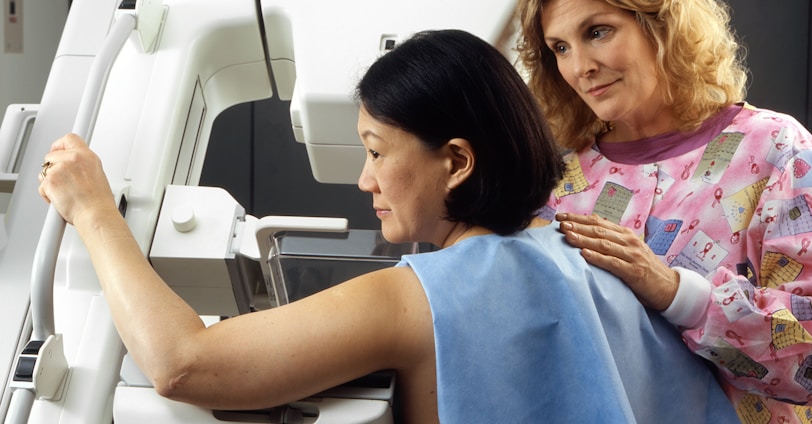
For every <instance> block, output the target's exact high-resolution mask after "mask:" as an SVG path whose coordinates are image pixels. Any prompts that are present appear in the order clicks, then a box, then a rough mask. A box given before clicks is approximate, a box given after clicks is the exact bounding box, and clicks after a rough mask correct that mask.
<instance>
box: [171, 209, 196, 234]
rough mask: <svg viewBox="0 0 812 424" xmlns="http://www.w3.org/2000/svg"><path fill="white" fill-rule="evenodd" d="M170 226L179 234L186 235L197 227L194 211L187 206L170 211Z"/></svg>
mask: <svg viewBox="0 0 812 424" xmlns="http://www.w3.org/2000/svg"><path fill="white" fill-rule="evenodd" d="M172 225H174V226H175V230H177V231H178V232H181V233H188V232H189V231H192V230H194V228H195V226H197V220H196V219H195V211H194V210H193V209H192V208H190V207H188V206H178V207H176V208H175V210H174V211H172Z"/></svg>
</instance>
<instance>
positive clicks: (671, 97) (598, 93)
mask: <svg viewBox="0 0 812 424" xmlns="http://www.w3.org/2000/svg"><path fill="white" fill-rule="evenodd" d="M729 13H730V12H729V9H728V7H727V5H726V4H725V3H724V2H722V1H721V0H681V1H672V0H655V1H642V0H520V2H519V16H520V20H521V24H522V37H521V38H520V41H519V51H520V58H521V62H522V64H523V65H524V66H525V67H526V69H527V71H528V73H529V85H530V87H531V89H532V90H533V91H534V94H535V95H536V97H537V99H538V101H539V102H540V104H541V109H542V112H543V113H544V115H545V116H546V117H547V119H548V122H549V123H550V126H551V128H552V131H553V133H554V136H555V137H556V139H557V142H558V143H559V144H560V145H561V146H562V147H564V148H567V149H570V150H571V153H569V155H568V156H567V157H566V161H567V171H566V172H565V176H564V178H563V179H562V181H561V182H560V183H559V186H558V187H557V188H556V190H554V193H553V195H552V196H551V198H550V201H549V202H548V204H547V205H546V206H545V207H544V208H542V209H541V210H540V215H541V216H543V217H548V218H552V217H553V216H555V217H556V218H557V219H558V220H560V225H559V228H560V230H561V231H562V232H563V233H564V234H565V236H566V238H567V240H568V241H569V242H570V244H572V245H574V246H576V247H579V248H581V251H582V255H583V256H584V257H585V258H586V260H587V261H588V262H590V263H592V264H594V265H597V266H600V267H602V268H605V269H607V270H609V271H610V272H612V273H614V274H615V275H617V276H619V277H620V278H621V279H622V280H623V281H624V282H625V283H626V284H627V285H628V286H629V287H630V288H631V289H632V291H634V293H635V294H636V295H637V297H638V299H639V300H640V301H641V302H642V303H643V304H644V305H646V306H647V307H649V308H651V309H654V310H657V311H661V313H662V314H663V316H665V317H666V318H667V319H668V320H669V321H670V322H671V323H672V324H674V325H676V326H677V327H679V328H680V329H681V330H682V334H683V338H684V340H685V342H686V343H687V345H688V347H689V348H690V349H691V350H692V351H694V352H695V353H696V354H698V355H700V356H702V357H704V358H706V359H708V360H709V361H711V362H713V363H714V364H716V366H717V369H718V372H719V375H720V376H721V377H722V380H723V382H724V385H725V388H726V392H727V394H728V397H729V398H730V400H731V401H732V402H733V404H734V405H735V406H736V409H737V412H738V414H739V418H740V419H741V420H742V421H744V422H767V421H769V420H770V419H772V420H776V421H770V422H808V420H809V417H810V416H812V409H810V408H808V407H806V406H803V407H802V406H796V405H793V403H794V404H806V403H807V402H808V401H809V399H810V396H812V356H810V355H812V336H811V335H810V333H809V331H810V330H812V321H810V320H812V313H810V312H812V304H811V303H810V297H809V296H810V295H812V281H810V280H812V266H809V265H812V253H810V252H808V247H809V245H810V240H812V225H810V224H812V207H810V204H812V189H810V187H812V172H809V171H810V170H812V166H810V165H811V164H812V149H810V144H812V136H811V135H810V133H809V131H808V130H807V129H805V128H804V127H803V126H802V125H801V124H799V123H798V122H797V121H796V120H795V119H794V118H792V117H791V116H788V115H786V114H781V113H777V112H774V111H770V110H764V109H758V108H756V107H754V106H752V105H750V104H747V103H745V102H744V99H745V86H746V76H747V71H746V68H745V67H744V65H743V62H742V57H741V48H740V46H739V45H738V43H737V42H736V38H735V35H734V33H733V31H732V30H731V28H730V24H729Z"/></svg>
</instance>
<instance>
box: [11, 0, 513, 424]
mask: <svg viewBox="0 0 812 424" xmlns="http://www.w3.org/2000/svg"><path fill="white" fill-rule="evenodd" d="M8 3H9V2H8V1H7V2H6V4H7V5H8ZM12 3H13V1H12ZM20 3H21V2H20ZM513 6H514V4H513V2H512V1H510V0H504V1H480V2H473V3H472V2H471V1H470V0H443V1H436V0H409V1H404V0H355V1H351V2H337V1H330V0H163V1H160V0H138V1H128V0H125V1H123V2H122V1H121V0H74V1H73V2H72V3H71V6H70V10H69V14H68V18H67V21H66V23H65V26H64V32H63V33H62V37H61V39H60V42H59V47H58V49H57V52H56V55H55V57H54V59H53V63H52V65H51V69H50V73H49V77H48V80H47V84H46V86H45V89H44V92H43V96H42V99H41V102H40V103H39V104H38V105H37V107H36V108H35V109H36V119H35V121H34V124H33V127H31V128H30V131H29V132H28V133H26V136H25V137H21V136H18V135H17V133H18V131H16V130H15V131H13V129H12V128H8V126H7V125H13V124H12V123H13V122H26V120H25V119H6V120H5V121H4V122H9V123H8V124H4V127H3V128H2V131H0V189H2V190H4V191H5V192H6V193H10V200H9V201H8V205H7V210H5V211H0V212H5V216H4V219H3V221H2V222H0V316H1V318H0V319H1V320H2V323H3V324H2V326H0V372H2V375H3V376H4V377H5V378H6V384H5V385H4V388H3V390H2V397H1V398H0V399H1V400H0V415H2V416H3V417H4V422H5V423H24V422H30V423H82V424H85V423H110V422H113V421H115V422H116V423H143V422H149V421H151V422H160V423H173V422H178V423H180V422H196V423H205V422H280V423H281V422H289V423H296V422H302V423H305V422H318V423H356V422H357V423H365V422H369V423H389V422H392V417H391V400H392V397H391V392H392V381H394V380H393V378H392V377H391V376H389V375H388V374H381V375H375V376H371V377H370V378H369V379H366V381H362V382H358V384H356V385H350V386H348V387H343V388H336V389H335V390H332V391H329V393H323V394H319V395H317V396H314V397H313V398H308V399H303V400H302V401H301V402H297V403H294V404H291V405H288V406H284V407H280V408H275V409H272V410H267V411H252V412H235V411H209V410H204V409H201V408H197V407H194V406H190V405H186V404H181V403H177V402H172V401H169V400H166V399H163V398H161V397H160V396H158V395H157V394H156V393H155V391H154V390H153V389H152V388H151V387H150V386H149V383H148V382H145V381H144V379H143V377H142V376H140V374H139V372H138V370H137V368H136V367H135V366H134V365H133V364H132V363H131V362H130V361H129V360H128V358H127V357H126V354H125V353H126V352H125V349H124V347H123V345H122V344H121V341H120V339H119V337H118V335H117V333H116V330H115V328H114V326H113V324H112V321H111V319H110V316H109V312H108V309H107V305H106V303H105V300H104V297H103V295H102V294H101V291H100V288H99V285H98V281H97V279H96V276H95V272H94V270H93V267H92V265H91V263H90V261H89V259H88V257H87V253H86V251H85V250H84V246H83V245H82V243H81V241H80V240H79V239H78V237H77V236H76V235H75V233H74V232H73V231H72V228H71V227H70V226H66V225H65V223H64V222H63V221H61V219H60V218H59V217H58V214H56V213H55V212H54V211H53V210H52V209H49V207H48V205H46V204H45V203H44V202H43V201H42V199H40V197H39V195H38V193H37V185H38V179H37V174H38V172H39V171H40V164H41V161H42V158H43V156H44V155H45V153H46V152H47V151H48V149H49V147H50V144H51V143H52V141H54V140H55V139H57V138H59V137H60V136H62V135H64V134H65V133H68V132H76V133H78V134H79V135H81V136H82V137H84V138H86V139H87V140H89V142H90V147H91V149H93V150H94V151H95V152H96V153H97V154H98V155H99V156H100V157H101V159H102V161H103V163H104V167H105V172H106V173H107V176H108V178H109V180H110V184H111V187H112V188H113V191H114V194H115V196H116V200H117V201H118V203H119V205H120V209H121V211H122V213H123V214H124V215H125V218H126V220H127V222H128V224H129V226H130V228H131V229H132V232H133V234H134V235H135V237H136V239H137V241H138V243H139V244H140V246H141V247H142V249H143V251H144V254H145V256H148V257H149V258H150V260H151V262H152V264H153V266H154V267H155V268H156V270H158V271H159V273H161V275H162V276H164V278H165V279H166V280H167V282H168V283H169V284H170V285H172V286H173V288H175V290H176V291H177V292H178V293H179V294H181V295H182V296H183V297H184V298H185V299H186V300H187V301H188V302H189V303H190V304H192V305H193V306H194V307H195V308H196V309H197V310H198V312H199V313H200V314H201V315H202V316H218V317H219V316H233V315H236V314H239V313H249V312H250V311H251V310H253V309H254V308H255V306H254V305H253V304H252V298H251V293H250V288H249V287H247V284H249V283H250V282H251V281H253V279H255V278H257V277H256V275H259V277H258V278H259V279H260V280H262V281H265V282H266V283H267V286H266V287H267V291H268V296H269V297H270V298H271V301H270V303H271V306H273V304H280V303H284V302H286V301H288V300H293V299H288V294H287V293H286V292H285V287H284V283H280V282H279V281H278V279H279V276H278V275H277V276H276V277H274V270H273V269H271V267H272V266H273V263H274V261H277V262H278V254H279V253H280V252H279V251H278V250H279V249H280V247H279V246H280V245H279V244H278V239H275V238H274V235H275V234H278V233H279V232H280V231H291V230H297V231H304V232H307V231H312V230H319V231H332V232H339V233H340V232H346V231H347V230H348V229H347V228H346V226H347V224H346V221H345V220H342V219H335V218H333V219H327V218H318V217H252V216H250V215H247V214H245V212H244V210H243V208H242V207H241V206H240V205H239V204H237V202H235V201H234V200H233V199H232V198H231V197H230V196H229V195H228V193H227V192H225V191H224V190H222V189H217V188H212V187H198V186H197V184H198V181H199V177H200V174H201V168H202V164H203V159H204V157H205V153H206V146H207V142H208V139H209V134H210V130H211V127H212V123H213V121H214V119H215V118H216V117H217V116H218V114H220V112H222V111H223V110H225V109H226V108H228V107H230V106H232V105H235V104H238V103H243V102H249V101H254V100H258V99H265V98H269V97H272V96H276V97H278V98H280V99H283V100H289V101H290V105H291V107H290V119H291V124H292V126H293V130H294V133H295V135H296V139H297V141H299V142H302V143H305V145H306V147H307V152H308V156H309V158H310V163H311V167H312V172H313V175H314V177H315V178H316V179H317V180H318V181H320V182H327V183H352V184H354V183H355V181H356V179H357V177H358V174H359V173H360V170H361V167H362V164H363V159H364V152H363V148H362V147H361V145H360V142H359V141H358V136H357V134H356V129H355V128H356V120H357V111H358V109H357V105H355V104H354V102H353V100H352V90H353V88H354V85H355V83H356V82H357V80H358V78H359V77H360V76H361V75H362V74H363V72H364V69H365V67H366V66H368V65H369V64H370V63H371V62H372V61H373V60H374V59H375V58H376V57H378V56H379V55H381V54H385V53H386V51H387V50H389V49H391V48H392V47H393V46H395V45H397V43H398V42H399V41H400V40H402V39H404V38H406V37H408V36H409V35H411V34H412V33H414V32H417V31H419V30H424V29H439V28H459V29H464V30H468V31H470V32H472V33H474V34H477V35H479V36H480V37H482V38H484V39H486V40H488V41H490V42H492V43H494V44H497V43H504V42H505V40H506V39H509V38H510V31H509V30H508V29H506V28H509V23H510V21H511V20H512V17H513V16H512V14H513ZM3 78H7V77H6V76H5V75H4V76H3ZM29 113H30V112H29ZM12 118H14V117H12ZM28 122H30V121H28ZM19 131H23V132H26V130H25V128H23V129H19ZM263 142H266V143H271V144H272V143H277V142H279V140H264V141H263ZM3 152H17V153H15V154H13V155H12V154H10V153H9V154H6V155H5V156H3V155H2V153H3ZM0 216H3V215H2V214H0ZM362 238H363V237H362ZM287 242H288V243H292V242H293V239H292V238H291V239H288V240H287ZM274 255H277V256H276V257H274ZM395 256H396V255H395ZM272 257H274V258H272ZM167 325H171V323H167ZM257 336H258V337H262V336H263V335H261V334H260V335H257ZM395 379H396V377H395Z"/></svg>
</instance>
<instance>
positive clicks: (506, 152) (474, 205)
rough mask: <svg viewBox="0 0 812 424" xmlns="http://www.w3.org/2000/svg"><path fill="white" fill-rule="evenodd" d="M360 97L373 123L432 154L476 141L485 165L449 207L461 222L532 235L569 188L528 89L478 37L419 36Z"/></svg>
mask: <svg viewBox="0 0 812 424" xmlns="http://www.w3.org/2000/svg"><path fill="white" fill-rule="evenodd" d="M356 97H357V99H358V100H359V101H360V102H361V103H362V104H363V106H364V108H365V109H366V110H367V112H368V113H369V114H370V116H372V117H373V118H375V119H376V120H378V121H381V122H383V123H385V124H387V125H391V126H393V127H396V128H399V129H402V130H404V131H406V132H409V133H411V134H413V135H415V136H416V137H417V138H419V139H420V140H421V141H422V142H423V143H424V144H425V146H426V147H427V148H429V149H439V148H440V147H442V146H444V145H445V144H446V143H447V142H448V141H449V140H451V139H453V138H464V139H466V140H468V142H469V143H470V144H471V146H472V149H473V150H474V155H475V160H476V162H475V166H474V170H473V175H472V176H471V177H470V178H468V179H467V180H466V181H465V182H463V183H462V184H461V185H460V186H458V187H457V188H456V189H454V190H453V191H451V193H450V194H449V197H448V199H446V209H447V216H446V217H445V218H446V219H449V220H451V221H454V222H463V223H466V224H468V225H480V226H483V227H485V228H488V229H489V230H491V231H493V232H495V233H498V234H502V235H505V234H511V233H513V232H516V231H518V230H521V229H523V228H525V227H527V225H528V224H529V223H530V221H531V220H532V219H533V217H534V216H535V215H536V211H537V210H538V209H540V208H541V207H542V206H543V205H544V204H545V203H546V201H547V199H548V198H549V197H550V192H551V191H552V189H553V188H554V187H555V185H556V184H557V183H558V181H559V180H560V179H561V176H562V173H563V170H564V165H563V161H562V158H561V154H560V153H559V151H558V148H557V147H556V145H555V143H554V142H553V139H552V136H551V133H550V130H549V128H548V126H547V123H546V121H545V119H544V117H543V116H542V114H541V112H540V110H539V107H538V104H537V103H536V100H535V98H534V97H533V95H532V94H531V93H530V90H529V89H528V87H527V84H526V83H525V81H524V80H523V79H522V78H521V76H520V75H519V74H518V72H517V71H516V68H515V67H514V66H513V65H512V64H511V63H510V61H508V60H507V58H506V57H505V56H504V55H503V54H502V53H501V52H499V51H498V50H497V49H496V48H494V47H493V46H491V45H490V44H488V43H487V42H485V41H484V40H482V39H480V38H478V37H476V36H474V35H473V34H470V33H468V32H465V31H461V30H437V31H423V32H420V33H417V34H415V35H414V36H412V37H410V38H409V39H408V40H406V41H404V42H403V43H401V44H400V45H398V46H397V47H395V48H394V49H393V50H392V51H390V52H388V53H386V54H384V55H383V56H381V57H380V58H379V59H378V60H377V61H375V63H374V64H372V66H370V68H369V69H368V70H367V72H366V74H365V75H364V77H363V78H362V79H361V81H360V82H359V84H358V86H357V89H356Z"/></svg>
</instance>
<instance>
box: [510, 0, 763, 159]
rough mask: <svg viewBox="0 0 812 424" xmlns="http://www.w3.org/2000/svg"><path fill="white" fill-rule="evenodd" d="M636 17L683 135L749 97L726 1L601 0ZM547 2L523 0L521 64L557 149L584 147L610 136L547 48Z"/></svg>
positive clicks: (520, 6)
mask: <svg viewBox="0 0 812 424" xmlns="http://www.w3.org/2000/svg"><path fill="white" fill-rule="evenodd" d="M603 1H605V2H606V3H607V4H609V5H611V6H614V7H617V8H620V9H624V10H627V11H629V12H631V13H633V14H634V15H635V18H636V19H637V22H638V23H639V24H640V26H641V27H642V29H643V32H644V33H645V34H646V36H647V37H648V39H649V40H650V41H651V42H652V43H653V45H654V46H655V47H656V51H657V71H658V74H659V75H658V76H659V78H660V81H665V82H666V84H665V87H664V88H665V90H664V91H665V96H666V102H668V103H669V104H670V105H671V107H672V109H673V111H674V114H675V116H676V117H677V119H679V120H680V122H681V123H682V125H681V126H680V130H682V131H690V130H693V129H696V128H698V127H699V126H700V125H701V124H702V122H703V121H705V120H706V119H708V118H709V117H711V116H713V115H714V114H716V113H717V112H719V111H720V110H721V109H723V108H725V107H727V106H729V105H731V104H733V103H736V102H739V101H742V100H744V98H745V95H746V83H747V69H746V68H745V65H744V49H743V48H741V47H740V46H739V43H738V42H737V40H736V36H735V34H734V32H733V30H732V29H731V27H730V12H729V8H728V6H727V5H726V4H725V3H724V2H723V1H721V0H655V1H652V0H603ZM545 2H546V0H519V1H518V5H517V14H518V19H519V23H520V25H521V29H522V31H521V34H520V36H519V38H518V42H517V50H518V53H519V58H518V59H519V62H520V63H519V64H520V65H521V66H523V67H524V70H525V71H526V72H527V73H528V77H529V81H528V84H529V86H530V88H531V89H532V91H533V92H534V94H535V96H536V98H537V99H538V101H539V103H540V104H541V109H542V111H543V112H544V114H545V116H546V117H547V120H548V122H549V124H550V126H551V128H552V131H553V134H554V135H555V138H556V140H558V144H559V145H561V146H562V147H564V148H569V149H576V150H578V149H581V148H584V147H587V146H589V145H591V144H592V142H593V141H594V140H595V138H596V137H597V136H599V135H600V134H602V133H604V132H606V131H607V130H608V129H609V126H610V125H611V123H608V122H605V121H602V120H600V119H598V117H597V116H596V115H595V113H594V112H592V110H591V109H590V108H589V107H588V106H587V105H586V103H584V101H583V100H581V98H580V97H578V94H577V93H576V92H575V90H573V89H572V88H571V87H570V86H569V85H568V84H567V82H566V81H565V80H564V78H563V77H562V76H561V74H560V73H559V72H558V65H557V64H556V57H555V54H554V53H553V52H552V51H551V50H550V49H549V48H548V47H547V45H546V44H545V43H544V31H543V29H542V27H541V14H542V13H543V5H544V3H545Z"/></svg>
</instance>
